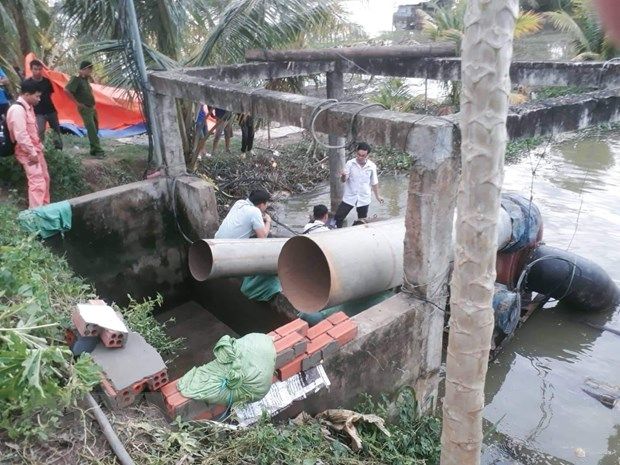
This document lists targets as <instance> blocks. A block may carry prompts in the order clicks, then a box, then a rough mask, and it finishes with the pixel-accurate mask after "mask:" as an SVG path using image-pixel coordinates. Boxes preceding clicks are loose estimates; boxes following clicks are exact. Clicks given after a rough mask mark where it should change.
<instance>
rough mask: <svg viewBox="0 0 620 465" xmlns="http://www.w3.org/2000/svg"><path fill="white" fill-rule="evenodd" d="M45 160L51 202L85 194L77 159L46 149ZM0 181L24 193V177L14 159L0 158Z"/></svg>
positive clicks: (80, 168) (85, 188)
mask: <svg viewBox="0 0 620 465" xmlns="http://www.w3.org/2000/svg"><path fill="white" fill-rule="evenodd" d="M45 159H46V161H47V167H48V171H49V174H50V179H51V196H52V202H59V201H61V200H65V199H70V198H72V197H77V196H80V195H83V194H85V193H86V192H87V186H86V183H85V182H84V170H83V168H82V165H81V163H80V160H79V158H77V157H75V156H72V155H70V154H68V153H66V152H63V151H60V150H55V149H52V148H46V151H45ZM0 180H1V181H2V183H3V184H5V185H6V186H9V187H10V188H13V189H17V191H18V192H20V193H21V194H24V195H25V193H26V176H25V175H24V170H23V168H22V166H21V165H20V164H19V163H18V162H17V160H16V159H15V157H6V158H0Z"/></svg>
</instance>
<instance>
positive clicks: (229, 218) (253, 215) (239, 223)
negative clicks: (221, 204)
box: [215, 189, 271, 239]
mask: <svg viewBox="0 0 620 465" xmlns="http://www.w3.org/2000/svg"><path fill="white" fill-rule="evenodd" d="M270 200H271V197H270V195H269V192H267V191H266V190H264V189H256V190H253V191H252V192H250V195H249V197H248V198H247V199H243V200H237V201H236V202H235V204H234V205H233V206H232V208H231V209H230V211H229V212H228V215H226V218H224V221H222V224H221V225H220V227H219V229H218V230H217V232H216V233H215V238H216V239H248V238H250V237H251V236H252V234H256V237H258V238H261V239H262V238H263V237H267V236H268V235H269V230H270V229H271V217H270V216H269V215H268V214H267V213H265V211H266V210H267V206H268V203H269V201H270Z"/></svg>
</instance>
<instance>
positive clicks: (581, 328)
mask: <svg viewBox="0 0 620 465" xmlns="http://www.w3.org/2000/svg"><path fill="white" fill-rule="evenodd" d="M619 160H620V131H619V132H615V133H607V134H605V135H604V136H603V137H601V136H595V137H591V138H588V139H583V140H579V141H572V142H571V141H567V142H563V143H561V144H557V145H553V146H552V147H550V150H549V151H548V153H547V154H546V155H545V157H544V159H543V160H541V162H540V163H537V160H536V159H535V158H534V159H532V160H530V159H529V158H528V157H524V158H523V159H521V160H520V161H517V162H516V163H514V164H512V165H510V166H506V174H505V179H504V188H505V190H507V191H515V192H520V193H522V194H524V195H526V196H529V195H530V192H531V193H532V195H533V198H534V201H535V202H536V203H537V204H538V206H539V207H540V209H541V211H542V213H543V217H544V222H545V241H546V242H547V243H548V244H549V245H553V246H557V247H561V248H566V247H568V246H569V245H570V249H571V250H572V251H574V252H575V253H577V254H579V255H582V256H584V257H587V258H589V259H591V260H592V261H594V262H596V263H598V264H599V265H601V266H602V267H603V268H605V269H606V270H607V271H608V272H609V273H610V274H611V275H612V277H613V278H614V279H615V280H616V281H617V282H620V248H619V245H620V190H618V189H617V185H618V183H619V182H620V166H619V165H620V163H618V161H619ZM534 167H536V168H537V169H536V173H535V175H534V176H532V171H533V168H534ZM586 174H587V182H586V185H585V187H584V189H583V191H582V189H581V183H582V182H583V179H584V177H585V176H586ZM380 186H381V191H382V195H383V196H384V197H385V199H386V202H385V204H384V205H379V204H378V203H377V202H373V203H372V204H371V207H370V215H371V216H375V215H376V216H377V217H381V218H388V217H395V216H403V215H404V214H405V205H406V191H407V177H405V176H388V175H383V176H380ZM319 202H321V203H325V204H329V192H328V190H327V187H326V186H323V187H322V188H320V189H318V190H317V191H315V192H312V193H309V194H307V195H304V196H296V197H293V198H290V199H288V201H286V202H284V204H283V205H282V206H281V207H280V208H281V212H280V215H281V219H285V220H286V222H287V223H288V224H290V225H294V226H297V227H301V226H302V225H303V224H305V222H306V219H307V216H308V214H309V212H310V211H311V208H312V206H313V205H314V204H315V203H319ZM352 216H353V214H352ZM584 320H588V321H591V322H593V323H595V324H599V325H601V324H609V325H611V326H614V327H616V328H620V312H619V311H618V310H615V311H614V312H611V313H609V312H607V313H595V314H583V313H582V312H579V310H578V309H566V308H561V307H557V308H552V309H547V310H544V311H540V312H538V313H536V314H534V315H533V316H532V317H531V318H530V319H529V320H528V321H527V323H526V324H525V325H524V326H523V327H522V328H520V330H519V331H518V332H517V334H516V335H515V337H514V339H513V340H512V341H510V342H509V343H508V345H507V346H506V348H505V349H504V351H503V352H502V353H501V354H500V356H499V357H498V359H497V360H496V361H495V362H494V363H492V364H491V365H490V367H489V371H488V377H487V389H486V400H487V407H486V408H485V412H484V416H485V419H486V420H487V421H488V422H489V423H490V424H496V423H497V422H498V421H500V419H501V422H500V423H499V425H498V427H497V428H498V433H497V435H495V436H494V437H495V438H496V440H497V441H498V442H499V444H497V445H496V446H497V447H498V448H499V449H502V450H503V449H505V447H504V444H503V443H502V441H503V442H505V439H506V438H511V441H512V442H513V443H515V444H519V448H520V450H521V452H520V453H516V452H514V451H512V450H511V451H509V452H510V454H509V455H511V456H513V457H518V458H517V459H518V460H519V461H520V462H523V463H532V464H538V463H550V464H554V465H555V464H565V463H577V464H585V465H597V464H601V465H611V464H616V465H617V464H618V463H619V460H620V452H619V451H618V449H619V448H620V437H619V432H618V425H619V424H620V411H618V410H615V411H614V410H609V409H607V408H606V407H604V406H603V405H602V404H601V403H599V402H598V401H597V400H595V399H593V398H592V397H590V396H588V395H587V394H585V393H584V392H583V391H582V390H581V387H582V386H583V383H584V381H585V379H587V378H592V379H595V380H600V381H603V382H605V383H608V384H611V385H620V370H619V369H618V368H619V367H620V351H619V350H618V348H619V343H620V337H619V336H617V335H615V334H612V333H609V332H601V331H599V330H596V329H594V328H591V327H589V326H588V325H586V324H585V323H584ZM579 448H581V449H583V450H584V451H585V454H586V456H585V457H583V458H578V457H577V456H576V452H575V450H576V449H579ZM532 451H538V452H540V453H541V454H540V455H534V456H533V455H532V453H533V452H532ZM504 452H506V451H505V450H504V451H503V452H502V454H503V453H504ZM502 454H499V455H500V456H502V457H503V456H504V455H502ZM547 455H551V456H554V457H556V458H557V459H549V458H548V457H547ZM489 456H490V457H495V458H489V459H488V461H487V462H484V463H487V464H490V463H511V462H508V461H506V460H505V457H504V459H501V460H500V459H499V458H498V455H497V454H495V455H494V454H490V455H489ZM523 457H526V458H527V457H529V458H528V459H527V460H522V459H523ZM532 457H534V458H532Z"/></svg>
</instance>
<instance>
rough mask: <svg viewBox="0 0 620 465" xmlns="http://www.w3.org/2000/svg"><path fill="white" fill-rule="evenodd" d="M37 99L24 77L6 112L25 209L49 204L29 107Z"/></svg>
mask: <svg viewBox="0 0 620 465" xmlns="http://www.w3.org/2000/svg"><path fill="white" fill-rule="evenodd" d="M40 98H41V92H40V91H39V89H38V87H37V85H36V84H35V83H34V82H33V81H32V80H26V81H24V82H22V85H21V90H20V94H19V97H18V98H17V101H16V102H15V103H14V104H13V105H11V106H10V107H9V111H8V112H7V115H6V120H7V126H8V128H9V133H10V134H11V139H12V140H13V142H15V158H16V159H17V161H18V162H19V163H20V164H21V165H22V167H23V168H24V172H25V173H26V180H27V183H28V208H36V207H40V206H42V205H47V204H48V203H50V175H49V173H48V171H47V163H46V162H45V157H44V155H43V144H42V143H41V141H40V140H39V131H38V128H37V119H36V116H35V114H34V109H33V107H34V106H35V105H36V104H37V103H39V100H40Z"/></svg>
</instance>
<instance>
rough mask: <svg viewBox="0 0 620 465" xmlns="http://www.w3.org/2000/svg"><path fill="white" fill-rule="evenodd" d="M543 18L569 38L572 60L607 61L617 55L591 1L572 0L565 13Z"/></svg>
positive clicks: (560, 12) (552, 13)
mask: <svg viewBox="0 0 620 465" xmlns="http://www.w3.org/2000/svg"><path fill="white" fill-rule="evenodd" d="M544 15H545V18H546V19H547V20H548V21H550V22H551V23H552V24H553V26H554V27H555V28H557V29H558V30H560V31H562V32H565V33H566V34H568V36H569V37H570V38H571V41H572V43H573V46H574V48H575V51H576V55H575V57H574V58H573V60H577V61H581V60H608V59H610V58H613V57H614V56H616V55H617V54H618V50H617V49H615V48H614V46H613V44H612V42H611V40H610V39H609V37H608V36H607V35H606V34H605V31H603V28H602V26H601V22H600V19H599V17H598V15H597V12H596V10H595V9H594V6H593V4H592V2H591V0H573V1H572V4H571V6H570V9H569V10H567V11H550V12H547V13H544Z"/></svg>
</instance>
